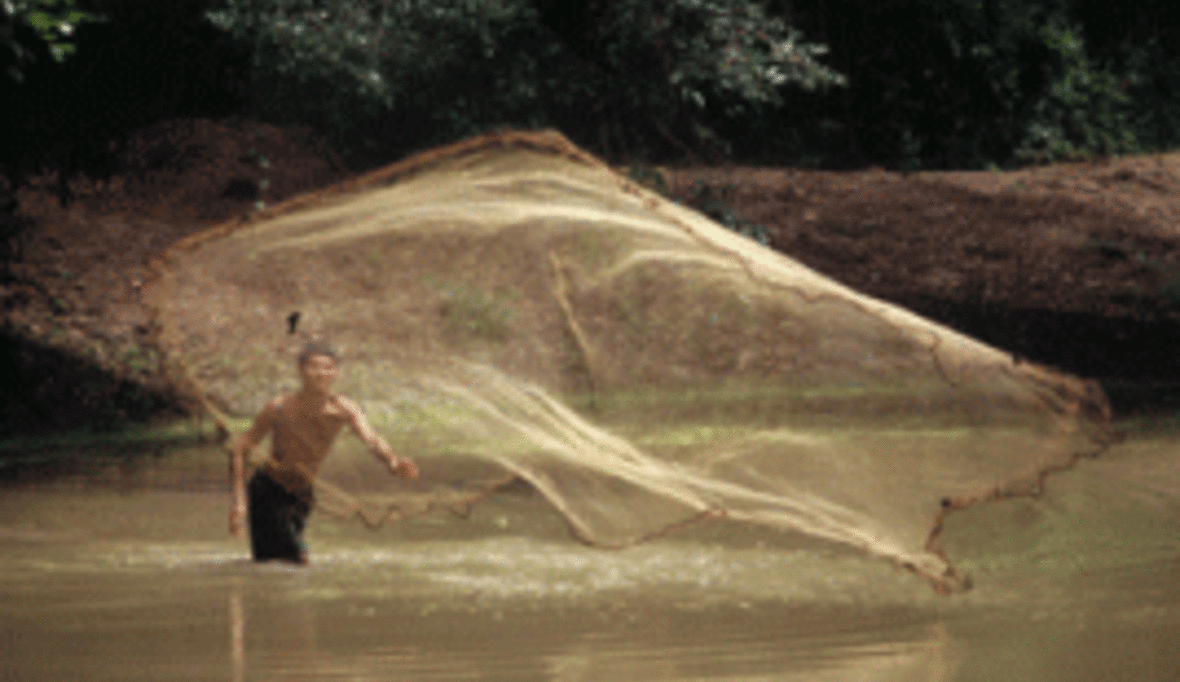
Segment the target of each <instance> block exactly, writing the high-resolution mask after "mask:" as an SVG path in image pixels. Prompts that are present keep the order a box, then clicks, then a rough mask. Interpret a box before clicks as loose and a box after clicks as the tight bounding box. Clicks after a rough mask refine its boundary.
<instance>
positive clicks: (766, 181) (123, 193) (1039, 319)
mask: <svg viewBox="0 0 1180 682" xmlns="http://www.w3.org/2000/svg"><path fill="white" fill-rule="evenodd" d="M116 151H117V152H118V155H119V158H120V163H119V170H118V172H117V173H116V174H115V175H113V176H112V177H110V178H106V179H102V180H94V179H88V178H81V177H79V178H70V179H67V180H66V181H63V180H62V179H61V178H57V177H54V176H43V177H37V178H31V179H29V182H28V183H27V184H25V185H24V186H22V187H21V188H20V189H19V190H18V191H17V192H16V194H15V199H16V201H17V203H18V206H19V208H18V214H17V215H18V217H19V219H20V221H22V222H23V223H25V224H27V227H26V228H25V229H24V230H23V231H21V232H20V233H19V235H18V236H16V237H13V238H10V239H9V240H8V244H7V247H8V251H7V253H6V257H5V258H4V260H3V261H2V263H0V266H2V270H0V312H2V315H3V318H2V323H0V331H2V334H0V346H3V348H0V350H3V351H4V352H3V354H2V355H0V381H2V386H3V387H2V388H0V399H2V400H0V404H2V405H3V408H2V409H0V432H14V431H27V430H40V429H44V428H68V427H72V426H79V425H82V424H93V423H95V422H99V423H115V422H118V421H120V420H123V419H126V418H141V417H147V416H150V415H152V414H158V413H161V412H167V411H169V410H171V409H175V406H176V402H175V398H174V397H173V396H172V395H171V394H170V392H169V389H168V386H167V385H166V384H165V383H164V382H163V381H162V380H161V379H160V377H159V372H158V370H159V366H158V359H157V357H156V355H155V352H154V350H153V349H152V348H151V346H150V343H148V337H149V330H148V328H147V325H148V318H147V313H146V310H145V309H144V307H143V304H142V301H141V300H140V287H141V286H142V284H143V280H144V277H145V276H146V273H147V267H148V264H149V263H150V261H151V259H152V258H154V257H155V256H157V255H158V254H159V253H160V252H161V251H162V250H163V249H165V248H166V247H167V246H168V245H170V244H172V243H173V242H175V241H176V240H177V239H180V238H181V237H184V236H185V235H188V234H191V233H193V232H194V231H198V230H201V229H203V228H205V227H207V226H209V225H211V224H214V223H217V222H220V221H223V220H226V219H230V218H233V217H234V216H239V215H245V214H247V213H249V212H250V211H251V210H254V209H255V208H256V206H258V204H259V202H263V203H270V202H275V201H278V200H281V199H283V198H286V197H289V196H293V195H295V194H299V193H301V192H305V191H308V190H311V189H314V188H317V187H322V186H325V185H327V184H330V183H332V182H335V181H337V180H340V179H343V178H344V177H345V172H344V170H343V169H342V167H341V166H340V164H339V163H336V162H335V161H334V159H333V158H332V157H331V155H330V154H329V153H328V152H327V151H326V150H325V149H324V148H323V146H322V145H319V144H317V142H316V141H315V140H314V139H313V138H312V137H311V136H310V135H309V134H307V133H306V131H300V130H291V129H280V128H275V127H273V126H266V125H253V124H249V125H247V124H237V123H230V122H218V121H208V120H195V121H190V120H185V121H172V122H167V123H162V124H159V125H156V126H153V127H151V128H148V129H145V130H143V131H141V132H140V133H138V134H136V135H134V136H132V138H131V139H130V140H129V141H128V143H127V144H126V145H125V147H124V148H123V149H120V150H116ZM665 177H666V178H667V191H668V193H669V194H670V195H671V196H672V197H673V198H677V199H678V200H681V201H684V202H687V203H696V204H698V205H701V204H702V198H703V197H704V194H703V193H702V190H701V188H702V187H703V186H707V187H709V188H710V190H709V193H711V194H712V197H713V199H714V200H715V201H713V206H714V208H716V207H717V206H727V207H728V210H730V211H731V212H732V216H733V217H736V218H740V219H744V220H745V221H747V223H748V224H749V225H754V226H757V228H758V230H759V231H760V232H759V233H760V234H764V235H765V237H766V239H767V241H768V242H769V244H770V245H771V246H772V247H773V248H776V249H779V250H781V251H783V252H785V253H787V254H788V255H790V256H792V257H794V258H797V259H799V260H801V261H802V262H804V263H806V264H808V265H809V266H811V267H813V268H815V269H816V270H819V271H821V272H823V273H825V274H827V275H830V276H832V277H834V278H836V279H838V280H840V281H842V282H845V283H847V284H849V285H851V286H853V287H855V288H857V289H860V290H862V291H866V292H868V293H870V294H872V295H875V296H878V297H881V298H884V299H887V300H891V301H895V302H898V303H901V304H903V305H906V306H908V307H911V308H913V309H915V310H917V311H918V312H920V313H923V314H926V315H928V316H930V317H933V318H935V319H938V320H941V321H943V322H946V323H948V324H951V325H952V326H955V327H958V328H960V329H963V330H964V331H967V332H968V333H971V334H973V335H976V336H979V337H981V338H983V339H985V340H987V341H989V342H991V343H993V344H995V345H998V346H1000V347H1003V348H1006V349H1008V350H1010V351H1012V352H1013V353H1015V354H1018V355H1022V356H1026V357H1028V358H1031V359H1033V360H1036V361H1039V362H1043V363H1047V364H1051V365H1056V366H1058V367H1062V368H1064V369H1066V370H1068V371H1071V372H1074V373H1077V374H1081V375H1085V376H1090V377H1096V378H1100V379H1103V380H1104V381H1106V382H1107V384H1108V386H1110V387H1112V388H1113V389H1114V390H1116V391H1117V390H1120V389H1119V388H1118V387H1119V386H1120V385H1126V386H1130V385H1134V386H1135V387H1137V388H1136V389H1135V390H1137V391H1139V392H1140V393H1138V394H1135V395H1138V396H1139V398H1143V397H1147V396H1148V394H1152V395H1155V396H1156V398H1157V399H1158V398H1159V397H1160V396H1162V397H1163V398H1164V399H1166V398H1167V397H1168V395H1170V391H1171V390H1172V388H1171V385H1172V384H1180V362H1177V360H1176V353H1175V352H1174V351H1173V349H1174V348H1175V347H1176V342H1177V341H1178V340H1180V249H1178V248H1177V246H1180V229H1178V228H1177V227H1176V225H1177V222H1176V221H1177V218H1180V155H1174V154H1166V155H1155V156H1147V157H1139V158H1134V159H1126V160H1118V161H1109V162H1104V163H1093V164H1074V165H1062V166H1054V167H1048V168H1040V169H1033V170H1024V171H1016V172H1005V173H963V172H954V173H914V174H899V173H892V172H886V171H882V170H867V171H859V172H849V173H834V172H821V171H805V170H793V169H757V168H740V167H738V168H726V169H718V168H707V169H676V170H669V171H667V172H666V173H665ZM718 199H719V200H720V201H716V200H718ZM1128 395H1131V394H1128Z"/></svg>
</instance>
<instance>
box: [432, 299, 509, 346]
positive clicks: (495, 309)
mask: <svg viewBox="0 0 1180 682" xmlns="http://www.w3.org/2000/svg"><path fill="white" fill-rule="evenodd" d="M442 289H443V291H442V293H443V297H442V301H441V302H440V303H439V304H438V314H439V316H441V317H442V320H443V323H444V324H445V325H446V326H447V327H448V328H449V329H450V330H451V331H452V332H457V333H460V334H465V335H469V336H473V337H476V338H481V339H487V340H490V341H504V340H506V339H508V337H509V336H510V334H511V333H512V329H511V327H510V326H509V322H510V321H511V320H512V310H511V308H509V307H508V306H507V305H506V299H507V297H505V296H496V295H490V294H487V293H485V292H484V291H483V290H481V289H477V288H473V287H467V286H463V285H454V286H444V287H443V288H442Z"/></svg>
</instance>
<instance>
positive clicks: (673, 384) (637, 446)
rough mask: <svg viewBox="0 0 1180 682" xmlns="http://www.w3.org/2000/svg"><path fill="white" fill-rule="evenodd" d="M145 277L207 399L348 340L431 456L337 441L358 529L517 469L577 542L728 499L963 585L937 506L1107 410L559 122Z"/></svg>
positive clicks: (163, 331)
mask: <svg viewBox="0 0 1180 682" xmlns="http://www.w3.org/2000/svg"><path fill="white" fill-rule="evenodd" d="M915 229H919V227H918V226H915ZM156 270H157V277H156V280H155V282H154V283H153V286H152V287H151V289H150V296H151V301H152V305H153V307H154V311H155V319H156V323H157V331H158V337H159V342H160V345H161V347H162V348H163V349H165V351H166V353H167V357H168V363H169V366H170V367H171V368H172V371H173V372H174V373H175V378H176V381H177V382H178V383H180V384H182V385H184V386H185V387H186V388H187V390H188V391H189V392H190V393H191V394H192V395H193V396H195V397H197V398H199V400H200V401H201V402H202V404H203V405H205V406H206V409H208V410H210V411H213V412H215V413H224V414H226V415H228V418H230V419H231V420H232V419H233V418H238V419H246V418H249V417H251V416H252V415H253V414H255V413H257V412H258V410H259V409H260V408H261V407H262V405H263V404H264V402H265V401H266V400H267V399H268V398H269V397H271V396H274V395H276V394H278V393H281V392H284V391H289V390H293V389H295V388H296V387H297V384H296V381H297V379H296V373H295V371H294V364H293V358H294V356H295V354H296V353H297V351H298V348H299V347H300V346H302V345H303V343H304V342H305V340H306V336H307V335H313V336H318V337H324V338H328V339H330V340H331V341H332V342H333V343H334V344H336V345H337V346H338V347H339V348H340V349H341V350H342V352H343V362H342V365H341V369H342V373H341V379H340V381H339V382H338V385H337V387H338V389H339V391H340V392H341V393H342V394H345V395H348V396H350V397H352V398H353V399H355V400H357V401H358V402H359V403H360V404H361V405H362V406H363V407H364V409H365V410H366V413H367V415H368V417H369V419H370V421H371V422H372V423H373V425H374V427H375V428H376V429H377V430H378V431H379V432H381V433H382V434H383V435H384V436H385V438H386V439H387V440H389V441H390V443H391V444H392V445H393V447H394V449H395V450H397V451H399V452H402V453H405V454H408V455H411V456H414V457H415V458H417V459H418V460H419V462H420V463H421V464H422V465H423V469H424V471H425V472H426V473H427V474H428V475H426V476H424V477H423V481H421V482H418V483H417V484H415V485H413V486H409V485H407V484H403V483H396V482H394V481H393V480H392V479H391V478H390V477H389V475H388V473H387V472H384V470H383V469H382V468H381V466H380V464H379V463H378V462H376V461H375V460H373V459H372V458H370V457H368V455H367V454H366V453H364V452H363V451H362V450H361V448H360V446H359V444H358V443H356V442H355V439H354V441H353V442H349V441H348V440H347V439H345V441H344V442H342V443H341V444H340V445H338V447H337V450H336V452H334V453H333V455H331V456H330V457H329V459H328V460H327V462H326V463H325V465H324V467H323V469H322V470H321V471H320V472H319V475H318V480H317V487H318V488H319V490H320V496H319V501H320V504H321V505H322V508H324V509H325V510H328V511H332V512H334V513H339V514H343V515H357V516H359V517H360V518H362V520H365V521H366V522H368V523H370V524H378V523H381V522H383V521H385V520H387V519H391V518H392V519H396V518H402V517H406V516H410V515H413V514H416V513H421V512H423V511H427V510H429V509H433V508H445V509H455V510H462V509H464V508H465V507H466V506H467V505H469V504H471V503H472V502H473V501H475V500H477V499H478V498H479V496H480V495H481V494H484V493H485V492H486V491H487V490H488V489H490V488H491V487H492V486H494V485H497V484H499V483H501V482H502V481H503V480H504V479H505V477H519V478H522V479H524V480H526V481H528V482H529V483H530V484H532V486H533V487H535V488H536V489H537V490H539V491H540V492H541V493H542V494H543V495H544V496H545V497H546V499H547V500H548V501H549V502H550V503H551V504H552V505H553V506H554V507H555V508H557V509H558V510H559V511H560V512H561V513H562V514H563V515H564V516H565V518H566V519H567V520H568V522H569V525H570V527H571V528H572V530H573V532H574V533H575V534H576V536H577V537H579V538H580V539H581V540H583V541H585V542H588V543H593V544H598V545H603V546H622V545H627V544H630V543H634V542H637V541H641V540H643V539H645V538H650V537H653V536H656V535H659V534H660V533H663V532H666V531H667V530H668V529H670V528H675V527H677V526H680V525H683V524H685V523H688V522H690V521H692V520H693V519H698V518H702V517H706V516H709V517H725V518H728V519H731V520H733V521H734V522H742V523H758V524H766V525H770V526H775V527H779V528H786V529H793V530H795V531H798V532H801V533H805V534H808V535H813V536H818V537H822V538H826V539H828V540H832V541H835V542H840V543H845V544H849V545H854V546H856V547H860V548H863V549H864V550H866V551H869V552H872V553H874V554H877V555H880V556H883V557H888V558H889V559H891V560H893V561H895V562H897V563H899V564H901V565H904V566H906V567H908V568H911V569H912V570H914V571H915V572H917V573H919V574H921V575H923V576H925V577H927V578H929V579H930V580H932V581H933V582H934V583H935V584H936V585H939V586H941V587H947V588H954V587H956V586H961V585H962V583H963V581H964V577H963V576H962V575H960V574H959V573H958V572H957V571H956V570H955V569H954V568H953V567H952V566H951V564H950V563H949V561H948V560H947V559H946V558H945V557H944V556H943V555H942V553H941V552H940V551H939V550H938V547H937V546H936V544H935V543H934V541H935V537H936V536H937V533H938V528H939V526H940V523H941V519H942V514H943V513H944V511H945V510H946V509H947V508H949V507H955V506H960V505H964V504H969V503H971V502H973V501H976V500H981V499H986V498H991V497H996V496H1003V495H1009V494H1017V493H1035V492H1036V490H1037V488H1038V486H1039V485H1040V481H1041V480H1042V478H1043V476H1044V474H1045V473H1046V472H1048V471H1051V470H1053V469H1055V468H1059V467H1063V466H1067V465H1068V464H1069V463H1070V462H1071V461H1073V459H1074V458H1075V457H1077V456H1079V455H1081V454H1090V453H1094V452H1096V451H1097V450H1098V449H1099V448H1100V447H1101V444H1102V439H1103V436H1104V433H1105V427H1106V422H1107V420H1108V411H1107V409H1106V407H1105V400H1104V398H1103V396H1102V394H1101V391H1100V390H1098V389H1096V388H1095V387H1093V386H1092V385H1090V384H1087V383H1085V382H1082V381H1080V380H1077V379H1073V378H1070V377H1067V376H1064V375H1061V374H1057V373H1055V372H1053V371H1050V370H1047V369H1044V368H1040V367H1036V366H1031V365H1027V364H1021V363H1017V362H1015V361H1014V360H1013V358H1012V357H1010V356H1009V355H1007V354H1005V353H1003V352H1001V351H999V350H996V349H994V348H991V347H988V346H986V345H984V344H982V343H979V342H977V341H974V340H972V339H970V338H967V337H965V336H963V335H961V334H958V333H956V332H954V331H952V330H950V329H947V328H944V327H941V326H939V325H937V324H935V323H932V322H930V321H928V320H925V319H922V318H920V317H918V316H916V315H914V314H912V313H910V312H908V311H906V310H903V309H900V308H898V307H895V306H892V305H889V304H886V303H883V302H881V301H878V300H874V299H871V298H869V297H866V296H863V295H861V294H858V293H856V292H855V291H852V290H850V289H848V288H846V287H844V286H842V285H840V284H838V283H836V282H834V281H832V280H831V279H828V278H826V277H824V276H822V275H819V274H817V273H816V272H814V271H811V270H809V269H807V268H806V267H804V266H802V265H800V264H798V263H796V262H795V261H792V260H791V259H789V258H787V257H785V256H783V255H781V254H779V253H776V252H774V251H771V250H769V249H766V248H764V247H762V246H761V245H759V244H758V243H757V242H755V241H753V240H751V239H748V238H746V237H743V236H741V235H739V234H736V233H734V232H732V231H729V230H727V229H725V228H724V227H722V226H720V225H717V224H716V223H713V222H711V221H710V220H709V219H707V218H705V217H704V216H702V215H700V214H698V213H696V212H694V211H692V210H690V209H688V208H685V207H683V206H680V205H677V204H675V203H673V202H671V201H668V200H666V199H664V198H663V197H661V196H660V195H658V194H655V193H652V192H649V191H647V190H646V189H644V188H642V187H640V186H638V185H636V184H633V183H631V182H629V181H628V180H626V179H625V178H623V177H621V176H620V175H617V174H616V173H614V172H612V170H611V169H609V168H608V167H607V166H606V165H604V164H603V163H602V162H600V161H598V160H597V159H595V158H593V157H591V156H589V155H588V154H586V153H585V152H583V151H581V150H579V149H578V148H576V147H575V146H573V145H572V144H571V143H570V142H568V141H567V140H566V139H565V138H564V137H562V136H561V135H559V134H557V133H552V132H546V133H499V134H496V135H491V136H485V137H481V138H476V139H473V140H468V141H465V142H462V143H459V144H456V145H453V146H450V147H446V148H442V149H438V150H434V151H432V152H429V153H425V154H422V155H419V156H417V157H414V158H411V159H408V160H406V161H404V162H401V163H399V164H397V165H394V166H392V167H389V168H385V169H382V170H380V171H377V172H374V173H372V174H369V175H367V176H363V177H361V178H359V179H356V180H354V181H352V182H350V183H347V184H345V185H342V186H339V187H336V188H333V189H332V190H329V191H327V192H323V193H320V194H315V195H311V196H305V197H301V198H299V199H296V200H293V201H290V202H288V203H286V204H283V205H280V206H277V207H275V208H272V209H271V210H268V211H266V212H263V213H261V214H258V215H256V216H254V217H253V218H251V219H247V220H242V221H238V222H235V223H232V224H227V225H224V226H221V227H219V228H216V229H213V230H211V231H209V232H208V233H205V234H202V235H199V236H197V237H195V238H192V239H190V240H188V241H186V242H184V243H181V244H179V245H178V246H176V247H175V248H173V249H172V250H171V251H170V252H169V253H168V254H167V256H166V258H165V259H164V260H163V261H162V262H161V263H159V264H158V266H157V268H156ZM295 312H298V313H299V317H298V323H297V327H298V329H297V331H296V333H294V334H292V333H291V326H292V325H291V324H290V319H289V318H291V316H292V313H295ZM243 423H244V422H241V421H239V422H234V423H233V428H242V424H243ZM432 462H440V463H442V462H447V463H448V464H447V466H442V465H441V464H440V466H438V467H432V464H431V463H432ZM431 472H436V473H431Z"/></svg>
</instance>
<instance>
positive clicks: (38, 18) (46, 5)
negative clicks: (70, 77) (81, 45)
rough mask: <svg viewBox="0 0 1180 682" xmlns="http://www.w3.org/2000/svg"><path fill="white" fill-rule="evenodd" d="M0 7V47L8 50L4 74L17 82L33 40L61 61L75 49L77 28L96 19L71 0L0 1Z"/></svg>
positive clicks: (31, 52) (30, 56)
mask: <svg viewBox="0 0 1180 682" xmlns="http://www.w3.org/2000/svg"><path fill="white" fill-rule="evenodd" d="M0 10H3V13H2V14H0V46H2V47H3V49H4V51H5V52H7V53H8V54H7V55H5V61H8V62H9V63H8V64H7V66H6V70H7V72H8V75H9V77H10V78H12V79H14V80H17V81H20V80H23V78H24V70H23V67H24V66H25V64H27V63H28V62H30V61H32V60H33V59H34V55H35V54H36V52H37V45H36V43H37V42H40V43H42V44H43V45H44V47H45V49H46V51H48V53H49V56H50V57H51V58H52V59H53V60H54V61H58V62H60V61H63V60H64V59H65V58H66V57H68V56H69V55H71V54H73V53H74V51H75V47H74V43H73V42H72V39H73V36H74V33H75V31H76V30H77V27H78V26H80V25H81V24H84V23H88V22H95V21H99V20H100V18H99V17H98V16H97V15H95V14H93V13H91V12H86V11H83V10H80V9H77V7H76V6H75V3H74V0H2V1H0ZM30 34H31V37H29V36H30Z"/></svg>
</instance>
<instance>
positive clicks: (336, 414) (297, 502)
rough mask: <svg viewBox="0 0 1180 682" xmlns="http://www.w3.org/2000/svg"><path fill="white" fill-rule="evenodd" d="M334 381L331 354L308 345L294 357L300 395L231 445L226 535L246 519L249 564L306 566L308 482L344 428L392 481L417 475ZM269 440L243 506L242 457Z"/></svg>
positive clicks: (271, 408) (239, 531) (271, 409)
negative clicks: (339, 392)
mask: <svg viewBox="0 0 1180 682" xmlns="http://www.w3.org/2000/svg"><path fill="white" fill-rule="evenodd" d="M339 374H340V371H339V369H337V367H336V354H335V352H334V351H333V350H332V348H331V347H330V346H328V345H327V344H322V343H310V344H308V345H307V346H306V347H305V348H304V349H303V351H302V352H301V353H300V354H299V375H300V377H301V378H302V379H303V388H302V389H301V390H300V391H299V392H298V393H290V394H286V395H281V396H279V397H277V398H274V399H272V400H271V401H270V402H268V403H267V404H266V406H265V407H263V408H262V412H261V413H260V414H259V415H258V417H257V418H256V419H255V420H254V425H253V426H251V427H250V430H249V431H247V432H246V433H244V434H242V436H241V437H240V438H238V440H237V441H236V442H235V443H234V445H233V450H232V453H231V455H230V476H231V478H232V479H233V480H232V483H233V506H232V507H231V508H230V512H229V530H230V533H232V534H233V535H235V536H236V537H242V535H243V530H244V528H243V524H244V522H245V521H246V520H247V517H249V522H250V548H251V550H252V553H253V555H254V560H255V561H266V560H268V559H280V560H284V561H291V562H294V563H299V564H305V563H307V547H306V545H305V544H304V542H303V527H304V524H305V522H306V520H307V515H308V514H309V513H310V512H311V506H312V503H313V495H312V482H313V480H314V479H315V475H316V473H317V472H318V471H319V468H320V464H321V463H322V462H323V461H324V458H325V457H326V456H327V455H328V451H329V450H330V449H331V448H332V443H333V441H335V440H336V436H337V435H338V434H339V433H340V430H341V429H342V428H344V427H345V426H348V427H349V428H351V429H352V430H353V431H354V432H355V433H356V435H357V436H359V437H360V439H361V441H362V442H363V443H364V444H365V445H366V446H368V448H369V451H370V452H372V453H373V454H374V455H376V456H377V457H378V458H379V459H381V460H382V461H384V462H385V463H386V465H387V466H388V467H389V470H390V471H391V472H392V473H393V475H394V476H402V477H405V478H416V477H417V476H418V467H417V465H415V464H414V462H413V461H412V460H410V459H407V458H404V457H398V456H396V455H394V454H393V450H392V449H391V448H390V447H389V443H387V442H385V439H384V438H382V437H381V436H379V435H378V434H377V432H376V431H374V430H373V427H372V426H370V425H369V422H368V420H366V419H365V415H364V414H363V413H362V412H361V409H360V406H358V405H357V404H356V403H354V402H353V401H351V400H349V399H347V398H344V397H342V396H339V395H335V394H333V393H331V387H332V383H333V382H335V381H336V377H337V376H339ZM268 433H270V434H271V436H272V442H273V446H274V451H273V454H272V455H271V457H270V459H268V460H266V462H265V463H263V465H262V466H260V467H259V468H258V470H257V471H256V472H255V473H254V475H253V476H252V477H251V478H250V483H249V488H248V489H249V504H247V486H246V483H245V468H246V467H245V465H246V457H247V455H249V453H250V451H251V450H253V449H254V448H255V447H257V446H258V444H259V443H261V442H262V439H263V438H264V437H265V436H266V434H268Z"/></svg>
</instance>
